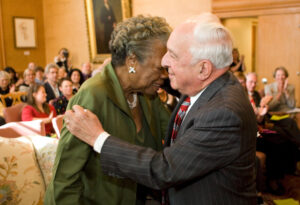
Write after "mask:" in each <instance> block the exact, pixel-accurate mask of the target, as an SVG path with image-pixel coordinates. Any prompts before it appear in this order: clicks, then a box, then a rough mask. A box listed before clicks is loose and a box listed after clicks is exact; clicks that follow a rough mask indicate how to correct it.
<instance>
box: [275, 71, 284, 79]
mask: <svg viewBox="0 0 300 205" xmlns="http://www.w3.org/2000/svg"><path fill="white" fill-rule="evenodd" d="M275 80H276V81H277V82H284V81H285V80H286V75H285V72H284V71H283V70H277V71H276V73H275Z"/></svg>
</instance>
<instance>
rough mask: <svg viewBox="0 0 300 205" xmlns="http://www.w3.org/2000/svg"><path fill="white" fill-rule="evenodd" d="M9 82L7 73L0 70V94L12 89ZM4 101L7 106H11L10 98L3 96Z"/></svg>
mask: <svg viewBox="0 0 300 205" xmlns="http://www.w3.org/2000/svg"><path fill="white" fill-rule="evenodd" d="M9 83H10V76H9V74H8V73H7V72H6V71H0V95H6V94H8V93H10V92H11V91H12V90H11V88H10V87H9ZM0 101H1V99H0ZM5 103H6V106H7V107H9V106H11V104H12V99H10V98H5Z"/></svg>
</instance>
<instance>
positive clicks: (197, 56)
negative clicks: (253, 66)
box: [186, 13, 232, 68]
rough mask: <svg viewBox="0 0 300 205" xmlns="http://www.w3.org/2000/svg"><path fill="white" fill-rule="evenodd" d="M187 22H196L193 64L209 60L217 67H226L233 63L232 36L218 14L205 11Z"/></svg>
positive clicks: (192, 50) (191, 48) (192, 49)
mask: <svg viewBox="0 0 300 205" xmlns="http://www.w3.org/2000/svg"><path fill="white" fill-rule="evenodd" d="M186 22H187V23H195V27H194V31H193V39H194V41H193V43H192V46H191V47H190V52H191V54H192V56H193V60H192V64H194V63H197V62H199V61H200V60H209V61H210V62H211V63H212V64H213V65H214V66H215V67H216V68H225V67H227V66H229V65H230V64H231V63H232V38H231V35H230V32H229V31H228V30H227V29H226V28H225V27H224V26H223V25H222V24H221V22H220V20H219V18H218V17H217V16H216V15H213V14H211V13H203V14H201V15H199V16H196V17H193V18H191V19H188V20H187V21H186Z"/></svg>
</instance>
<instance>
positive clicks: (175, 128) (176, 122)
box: [171, 97, 191, 145]
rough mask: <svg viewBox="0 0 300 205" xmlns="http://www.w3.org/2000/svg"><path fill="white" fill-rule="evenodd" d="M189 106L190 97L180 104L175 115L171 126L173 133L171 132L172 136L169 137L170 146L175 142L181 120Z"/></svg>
mask: <svg viewBox="0 0 300 205" xmlns="http://www.w3.org/2000/svg"><path fill="white" fill-rule="evenodd" d="M190 104H191V99H190V97H187V98H186V99H185V100H184V101H183V103H182V104H181V106H180V108H179V110H178V112H177V114H176V117H175V120H174V125H173V131H172V135H171V145H172V144H173V143H174V142H175V139H176V136H177V133H178V131H179V128H180V125H181V123H182V120H183V118H184V116H185V113H186V111H187V109H188V107H189V106H190Z"/></svg>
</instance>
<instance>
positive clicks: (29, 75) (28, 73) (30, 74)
mask: <svg viewBox="0 0 300 205" xmlns="http://www.w3.org/2000/svg"><path fill="white" fill-rule="evenodd" d="M23 77H24V83H22V84H21V85H20V86H19V91H22V92H28V91H29V87H30V86H32V85H34V84H35V71H34V69H32V68H26V70H25V71H24V73H23Z"/></svg>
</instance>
